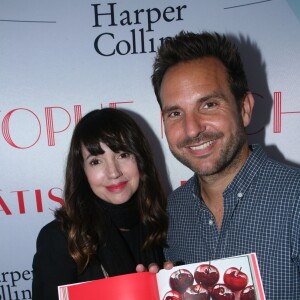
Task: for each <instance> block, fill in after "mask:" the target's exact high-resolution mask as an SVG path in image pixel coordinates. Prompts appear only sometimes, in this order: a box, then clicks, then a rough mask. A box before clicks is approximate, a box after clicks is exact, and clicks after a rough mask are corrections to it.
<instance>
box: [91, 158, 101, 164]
mask: <svg viewBox="0 0 300 300" xmlns="http://www.w3.org/2000/svg"><path fill="white" fill-rule="evenodd" d="M99 164H100V161H99V160H98V159H93V160H91V161H90V165H91V166H96V165H99Z"/></svg>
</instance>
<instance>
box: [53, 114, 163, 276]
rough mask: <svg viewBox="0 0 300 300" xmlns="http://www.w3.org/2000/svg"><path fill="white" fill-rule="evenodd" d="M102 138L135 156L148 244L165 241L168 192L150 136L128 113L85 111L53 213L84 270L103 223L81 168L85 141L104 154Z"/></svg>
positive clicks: (97, 244) (99, 239)
mask: <svg viewBox="0 0 300 300" xmlns="http://www.w3.org/2000/svg"><path fill="white" fill-rule="evenodd" d="M100 142H102V143H104V144H106V145H107V146H108V147H109V148H110V149H111V150H112V151H114V152H119V151H125V152H128V153H131V154H133V155H134V156H135V159H136V162H137V166H138V169H139V172H140V183H139V188H138V191H137V195H138V201H139V202H138V205H139V211H140V217H141V221H142V222H143V224H145V226H146V230H147V232H148V236H147V238H146V241H145V243H144V248H145V249H149V248H151V247H152V246H153V247H154V246H165V244H166V230H167V215H166V197H165V193H164V190H163V188H162V186H161V183H160V176H159V174H158V172H157V169H156V167H155V164H154V161H153V157H152V153H151V149H150V146H149V143H148V141H147V139H146V138H145V136H144V134H143V133H142V131H141V130H140V128H139V126H138V125H137V124H136V122H135V121H134V120H133V119H132V118H131V117H130V116H129V115H128V114H126V113H125V112H123V111H121V110H118V109H113V108H104V109H101V110H94V111H91V112H90V113H88V114H87V115H85V116H84V117H83V118H82V119H81V120H80V121H79V123H78V124H77V125H76V127H75V130H74V132H73V136H72V140H71V145H70V149H69V154H68V158H67V165H66V171H65V186H64V206H63V207H61V208H60V209H58V210H57V211H56V212H55V216H56V219H57V220H58V221H59V223H60V224H61V226H62V228H63V229H64V230H65V231H66V232H67V236H68V245H69V251H70V254H71V256H72V257H73V259H74V260H75V262H76V264H77V267H78V272H79V273H80V272H82V271H83V270H84V269H85V267H86V266H87V264H88V263H89V261H90V260H91V258H92V257H93V255H94V254H95V252H96V249H97V248H98V247H101V246H102V245H103V237H104V231H105V223H104V218H103V213H102V210H101V208H100V206H99V205H97V201H99V198H97V197H96V196H95V195H94V194H93V192H92V190H91V188H90V186H89V183H88V181H87V178H86V175H85V172H84V169H83V157H82V151H81V149H82V145H84V146H85V147H86V149H87V150H88V151H89V152H90V153H91V154H92V155H98V154H103V153H104V151H103V150H102V149H101V147H100Z"/></svg>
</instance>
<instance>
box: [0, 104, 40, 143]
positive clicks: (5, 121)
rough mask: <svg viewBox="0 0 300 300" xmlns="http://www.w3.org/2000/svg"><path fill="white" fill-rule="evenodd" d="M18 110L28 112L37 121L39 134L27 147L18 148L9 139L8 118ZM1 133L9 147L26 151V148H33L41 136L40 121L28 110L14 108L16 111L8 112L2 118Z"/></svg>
mask: <svg viewBox="0 0 300 300" xmlns="http://www.w3.org/2000/svg"><path fill="white" fill-rule="evenodd" d="M19 110H24V111H28V112H30V113H31V114H32V115H33V116H34V117H35V119H36V120H37V121H38V126H39V133H38V137H37V138H36V140H35V141H34V142H33V143H32V144H31V145H29V146H18V145H17V144H16V143H15V142H14V141H13V140H12V138H11V134H10V118H11V116H12V114H13V113H14V112H16V111H19ZM2 133H3V137H4V139H5V141H6V142H7V143H8V144H9V145H11V146H12V147H14V148H18V149H27V148H30V147H33V146H34V145H35V144H36V143H37V142H38V140H39V139H40V136H41V123H40V120H39V118H38V117H37V115H36V114H35V113H34V112H33V111H31V110H29V109H26V108H16V109H13V110H11V111H10V112H8V113H7V114H6V115H5V117H4V118H3V121H2Z"/></svg>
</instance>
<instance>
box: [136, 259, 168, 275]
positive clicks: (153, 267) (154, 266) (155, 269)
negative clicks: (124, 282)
mask: <svg viewBox="0 0 300 300" xmlns="http://www.w3.org/2000/svg"><path fill="white" fill-rule="evenodd" d="M173 266H174V265H173V263H172V262H170V261H165V262H164V269H165V270H170V269H172V268H173ZM136 271H137V272H138V273H140V272H146V271H148V272H150V273H155V274H156V273H158V271H159V266H158V264H156V263H152V264H150V265H149V266H148V269H147V268H145V266H144V265H142V264H138V265H137V266H136Z"/></svg>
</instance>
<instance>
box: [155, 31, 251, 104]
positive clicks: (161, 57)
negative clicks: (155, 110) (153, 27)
mask: <svg viewBox="0 0 300 300" xmlns="http://www.w3.org/2000/svg"><path fill="white" fill-rule="evenodd" d="M205 57H215V58H217V59H219V60H220V61H221V62H222V63H223V64H224V66H225V68H226V71H227V75H228V83H229V87H230V89H231V92H232V94H233V95H234V97H235V100H236V102H237V104H239V103H240V101H241V100H242V99H243V98H244V95H245V94H246V93H247V92H248V91H249V89H248V83H247V78H246V74H245V71H244V67H243V63H242V60H241V57H240V54H239V52H238V49H237V47H236V45H234V44H233V43H231V42H230V41H229V40H228V39H227V38H226V37H225V36H224V35H219V34H218V33H216V32H215V33H209V32H203V33H192V32H185V31H181V32H180V33H179V34H177V35H176V36H175V37H168V38H166V39H164V41H163V43H162V44H161V46H160V47H159V49H158V51H157V54H156V57H155V60H154V63H153V74H152V77H151V78H152V85H153V88H154V92H155V95H156V99H157V101H158V103H159V105H160V107H161V108H162V103H161V98H160V88H161V83H162V80H163V77H164V75H165V73H166V72H167V70H168V69H169V68H170V67H172V66H175V65H177V64H179V63H185V62H190V61H192V60H197V59H202V58H205Z"/></svg>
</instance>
